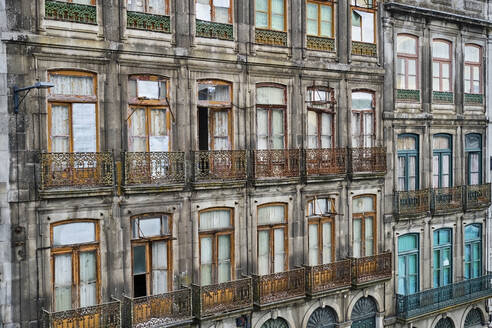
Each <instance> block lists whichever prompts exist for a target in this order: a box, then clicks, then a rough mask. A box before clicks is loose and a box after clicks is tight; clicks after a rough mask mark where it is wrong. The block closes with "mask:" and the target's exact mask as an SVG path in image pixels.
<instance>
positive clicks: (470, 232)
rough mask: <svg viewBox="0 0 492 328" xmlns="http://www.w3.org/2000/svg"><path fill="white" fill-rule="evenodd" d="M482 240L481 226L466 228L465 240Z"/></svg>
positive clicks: (472, 225)
mask: <svg viewBox="0 0 492 328" xmlns="http://www.w3.org/2000/svg"><path fill="white" fill-rule="evenodd" d="M475 239H481V226H480V225H477V224H470V225H467V226H466V227H465V240H467V241H468V240H475Z"/></svg>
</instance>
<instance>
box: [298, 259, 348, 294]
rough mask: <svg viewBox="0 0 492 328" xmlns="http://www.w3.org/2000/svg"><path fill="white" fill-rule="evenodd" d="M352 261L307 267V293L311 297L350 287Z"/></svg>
mask: <svg viewBox="0 0 492 328" xmlns="http://www.w3.org/2000/svg"><path fill="white" fill-rule="evenodd" d="M351 284H352V277H351V264H350V260H343V261H339V262H334V263H329V264H322V265H317V266H307V267H306V293H307V294H308V295H310V296H313V295H317V294H321V293H325V292H330V291H335V290H338V289H341V288H345V287H350V286H351Z"/></svg>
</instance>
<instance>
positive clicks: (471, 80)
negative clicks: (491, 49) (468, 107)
mask: <svg viewBox="0 0 492 328" xmlns="http://www.w3.org/2000/svg"><path fill="white" fill-rule="evenodd" d="M464 75H465V93H470V94H482V47H480V46H477V45H475V44H466V45H465V72H464Z"/></svg>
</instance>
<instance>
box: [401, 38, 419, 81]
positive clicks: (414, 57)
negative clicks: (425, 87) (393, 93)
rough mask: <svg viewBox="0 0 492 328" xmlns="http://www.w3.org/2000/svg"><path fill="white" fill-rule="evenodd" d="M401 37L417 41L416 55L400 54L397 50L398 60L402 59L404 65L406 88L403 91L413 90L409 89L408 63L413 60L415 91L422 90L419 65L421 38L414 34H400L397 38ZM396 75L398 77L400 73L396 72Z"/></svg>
mask: <svg viewBox="0 0 492 328" xmlns="http://www.w3.org/2000/svg"><path fill="white" fill-rule="evenodd" d="M399 37H407V38H412V39H414V40H415V54H408V53H403V52H398V48H397V55H396V56H397V59H396V60H399V59H402V60H403V63H404V74H403V76H404V81H405V87H404V88H403V89H406V90H413V89H409V88H408V76H409V73H408V62H409V61H411V60H414V61H415V90H420V83H419V82H420V81H419V79H420V74H419V73H420V63H419V38H418V37H417V36H415V35H412V34H407V33H400V34H398V35H397V38H399ZM396 75H397V77H398V75H399V74H398V72H396Z"/></svg>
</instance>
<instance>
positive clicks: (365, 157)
mask: <svg viewBox="0 0 492 328" xmlns="http://www.w3.org/2000/svg"><path fill="white" fill-rule="evenodd" d="M349 170H350V173H384V172H386V148H385V147H370V148H351V149H349Z"/></svg>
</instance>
